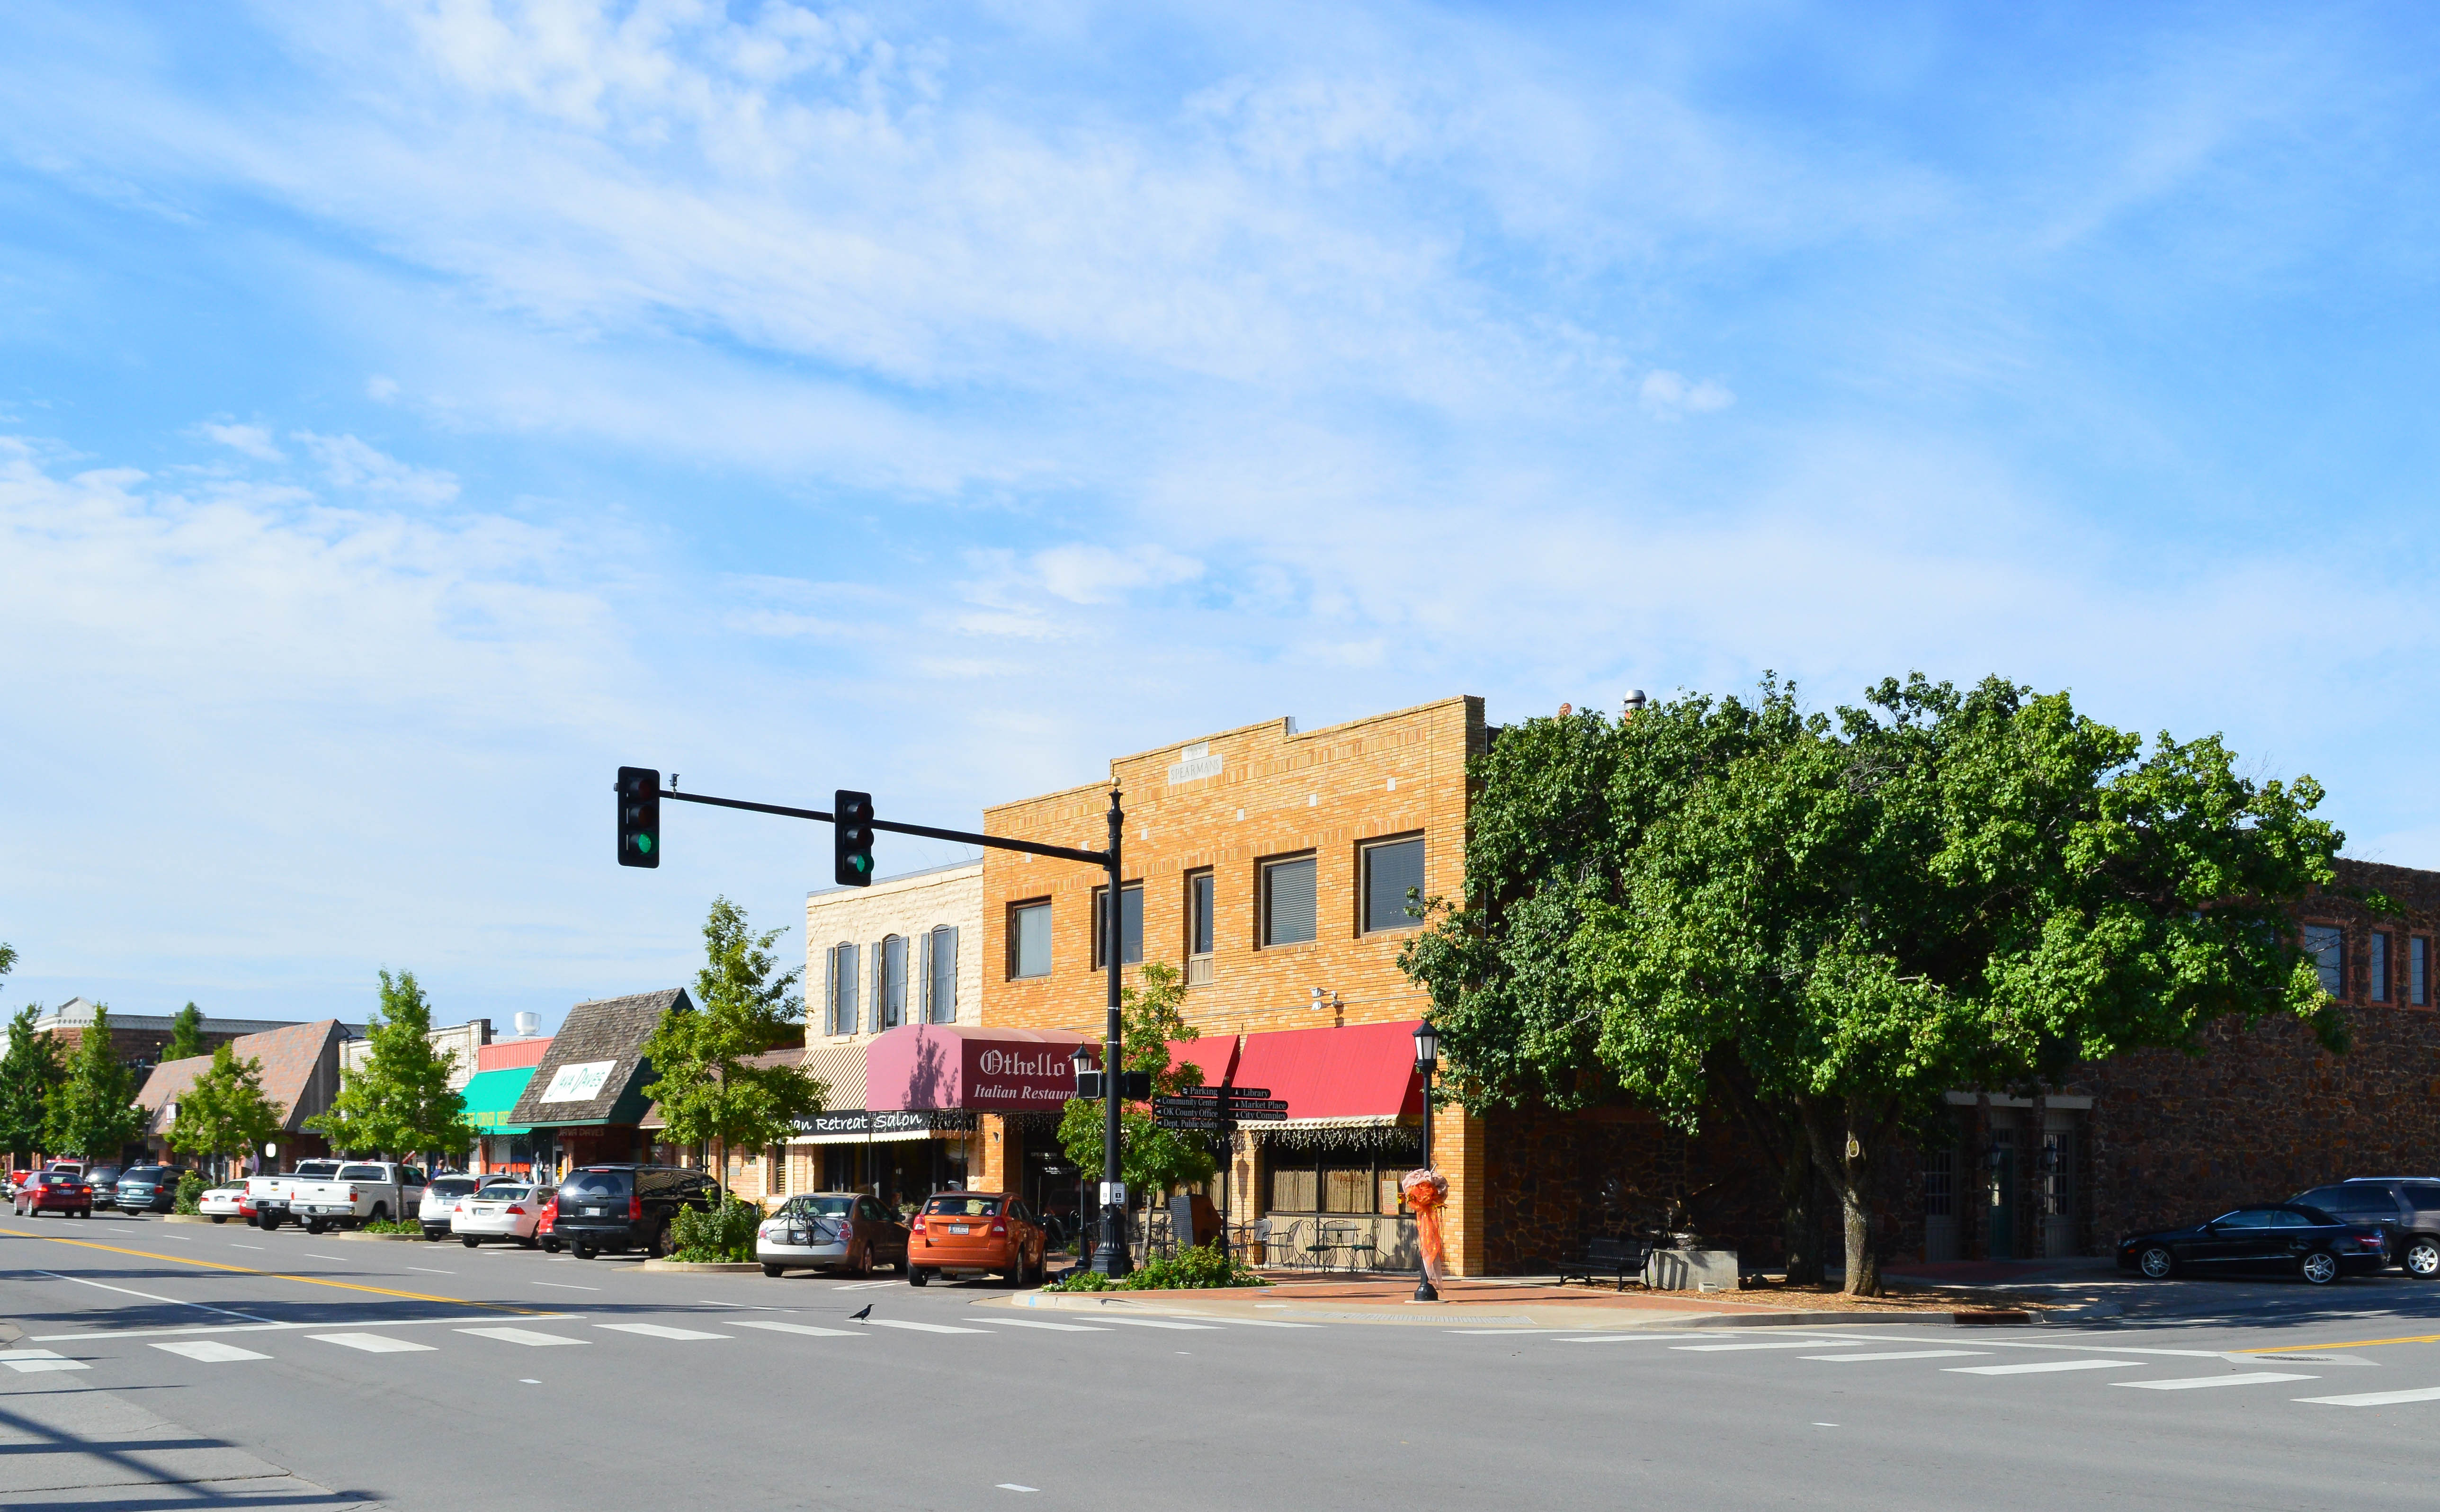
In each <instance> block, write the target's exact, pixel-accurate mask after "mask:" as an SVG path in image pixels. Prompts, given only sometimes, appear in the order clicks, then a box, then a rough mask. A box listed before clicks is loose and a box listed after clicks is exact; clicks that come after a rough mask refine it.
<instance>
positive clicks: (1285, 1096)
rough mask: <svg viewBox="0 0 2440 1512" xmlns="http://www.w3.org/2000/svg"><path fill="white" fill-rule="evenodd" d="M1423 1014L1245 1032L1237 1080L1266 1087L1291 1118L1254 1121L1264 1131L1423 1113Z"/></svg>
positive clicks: (1352, 1124) (1351, 1124)
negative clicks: (1419, 1037)
mask: <svg viewBox="0 0 2440 1512" xmlns="http://www.w3.org/2000/svg"><path fill="white" fill-rule="evenodd" d="M1418 1022H1420V1020H1418V1019H1412V1018H1408V1019H1402V1020H1399V1021H1397V1022H1394V1023H1386V1024H1349V1025H1347V1026H1346V1027H1344V1028H1341V1029H1288V1030H1282V1031H1280V1032H1279V1033H1276V1034H1268V1035H1247V1036H1246V1042H1245V1046H1244V1048H1243V1049H1241V1050H1239V1051H1238V1053H1237V1068H1236V1074H1235V1075H1234V1076H1232V1077H1230V1078H1229V1080H1230V1082H1231V1084H1232V1085H1235V1086H1238V1087H1262V1088H1267V1089H1269V1090H1270V1094H1271V1096H1273V1097H1274V1098H1277V1099H1279V1100H1281V1101H1283V1102H1285V1103H1286V1104H1287V1105H1288V1106H1287V1115H1288V1117H1287V1123H1286V1124H1284V1125H1281V1124H1267V1125H1266V1124H1249V1125H1246V1127H1247V1130H1248V1131H1249V1132H1252V1133H1255V1134H1261V1133H1263V1132H1265V1130H1270V1129H1286V1128H1299V1127H1301V1128H1360V1127H1365V1126H1369V1125H1379V1124H1394V1123H1396V1122H1398V1121H1399V1120H1400V1119H1402V1118H1419V1117H1421V1116H1422V1114H1423V1110H1424V1089H1423V1079H1422V1078H1421V1077H1419V1076H1417V1075H1416V1074H1415V1026H1416V1024H1417V1023H1418Z"/></svg>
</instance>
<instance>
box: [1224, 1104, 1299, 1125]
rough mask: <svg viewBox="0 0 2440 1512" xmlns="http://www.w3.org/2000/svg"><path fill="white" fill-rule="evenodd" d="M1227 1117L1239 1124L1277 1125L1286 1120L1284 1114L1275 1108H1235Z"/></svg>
mask: <svg viewBox="0 0 2440 1512" xmlns="http://www.w3.org/2000/svg"><path fill="white" fill-rule="evenodd" d="M1229 1117H1231V1118H1233V1119H1235V1120H1236V1121H1237V1122H1238V1123H1240V1124H1278V1123H1281V1122H1283V1121H1284V1120H1285V1119H1286V1118H1287V1114H1286V1113H1284V1112H1283V1111H1281V1110H1280V1109H1278V1108H1275V1107H1242V1108H1236V1109H1232V1110H1231V1111H1230V1112H1229Z"/></svg>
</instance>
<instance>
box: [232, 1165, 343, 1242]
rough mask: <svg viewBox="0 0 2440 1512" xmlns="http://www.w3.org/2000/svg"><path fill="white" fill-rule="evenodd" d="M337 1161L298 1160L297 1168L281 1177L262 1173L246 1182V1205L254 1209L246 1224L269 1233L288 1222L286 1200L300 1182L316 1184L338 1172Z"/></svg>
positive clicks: (271, 1173) (280, 1175) (276, 1174)
mask: <svg viewBox="0 0 2440 1512" xmlns="http://www.w3.org/2000/svg"><path fill="white" fill-rule="evenodd" d="M339 1165H340V1162H339V1161H297V1162H296V1169H295V1170H293V1171H289V1172H286V1173H284V1174H282V1173H278V1172H265V1173H264V1174H262V1175H260V1176H249V1177H247V1178H246V1179H245V1199H246V1205H247V1206H248V1207H251V1208H252V1209H254V1211H253V1212H252V1213H251V1214H249V1215H247V1216H246V1221H247V1222H248V1223H251V1224H253V1225H254V1226H255V1227H256V1228H258V1229H262V1230H266V1231H268V1230H272V1229H277V1228H278V1227H279V1226H280V1225H281V1224H282V1223H285V1222H286V1221H288V1218H289V1215H290V1212H289V1197H290V1196H291V1194H293V1193H294V1192H295V1190H296V1187H297V1186H298V1184H299V1183H302V1182H306V1181H319V1180H323V1179H326V1178H329V1177H331V1176H334V1175H336V1174H337V1173H338V1169H339Z"/></svg>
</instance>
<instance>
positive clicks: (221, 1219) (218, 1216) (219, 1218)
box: [212, 1213, 228, 1223]
mask: <svg viewBox="0 0 2440 1512" xmlns="http://www.w3.org/2000/svg"><path fill="white" fill-rule="evenodd" d="M212 1221H213V1222H214V1223H226V1222H227V1221H228V1215H227V1214H225V1213H215V1214H213V1215H212Z"/></svg>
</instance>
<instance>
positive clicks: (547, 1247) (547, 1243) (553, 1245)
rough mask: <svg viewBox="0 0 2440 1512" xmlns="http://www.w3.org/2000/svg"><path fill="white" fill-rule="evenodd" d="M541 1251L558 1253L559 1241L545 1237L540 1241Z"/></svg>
mask: <svg viewBox="0 0 2440 1512" xmlns="http://www.w3.org/2000/svg"><path fill="white" fill-rule="evenodd" d="M542 1252H543V1253H545V1254H557V1253H559V1241H558V1240H557V1239H545V1240H544V1241H543V1242H542Z"/></svg>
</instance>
